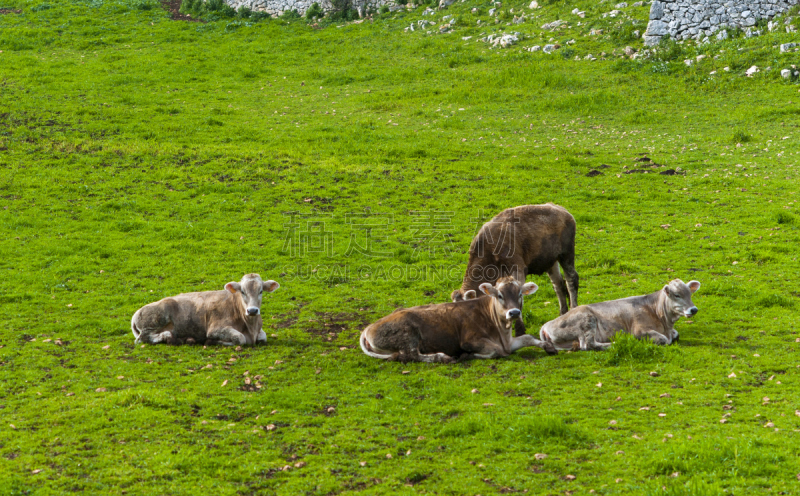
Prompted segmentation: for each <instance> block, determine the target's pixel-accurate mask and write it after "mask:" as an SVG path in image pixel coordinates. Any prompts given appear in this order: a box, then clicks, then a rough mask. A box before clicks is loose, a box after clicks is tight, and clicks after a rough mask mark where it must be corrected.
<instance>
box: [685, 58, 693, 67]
mask: <svg viewBox="0 0 800 496" xmlns="http://www.w3.org/2000/svg"><path fill="white" fill-rule="evenodd" d="M683 63H684V64H686V65H688V66H689V67H691V66H692V64H694V60H692V59H686V60H684V61H683Z"/></svg>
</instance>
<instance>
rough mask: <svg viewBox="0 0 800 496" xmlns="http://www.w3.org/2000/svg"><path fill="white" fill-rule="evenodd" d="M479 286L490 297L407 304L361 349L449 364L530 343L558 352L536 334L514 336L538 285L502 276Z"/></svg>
mask: <svg viewBox="0 0 800 496" xmlns="http://www.w3.org/2000/svg"><path fill="white" fill-rule="evenodd" d="M479 289H480V290H481V291H482V292H484V293H485V294H487V295H488V296H489V297H487V298H473V299H470V300H466V301H460V302H456V303H440V304H436V305H423V306H419V307H413V308H406V309H402V310H397V311H395V312H394V313H392V314H389V315H387V316H386V317H383V318H382V319H380V320H378V321H377V322H375V323H374V324H370V325H369V326H367V328H366V329H364V331H363V332H362V333H361V339H360V343H361V349H362V350H363V351H364V353H366V354H367V355H369V356H371V357H374V358H381V359H384V360H390V361H391V360H397V361H401V362H444V363H451V362H454V361H456V360H459V361H462V360H470V359H474V358H497V357H506V356H508V355H510V354H511V353H513V352H515V351H517V350H518V349H520V348H524V347H526V346H539V347H541V348H543V349H544V350H545V351H547V352H548V353H549V354H555V353H558V352H557V351H556V350H555V348H554V347H553V346H552V345H551V344H550V343H544V342H542V341H539V340H538V339H536V338H535V337H533V336H531V335H530V334H525V335H523V336H519V337H512V336H511V326H512V324H513V322H514V321H516V320H519V318H520V316H521V315H522V312H521V311H520V309H519V308H520V306H522V305H521V303H522V297H523V296H524V295H528V294H533V293H535V292H536V290H537V289H539V288H538V287H537V286H536V284H534V283H532V282H529V283H527V284H524V285H520V284H519V283H518V282H517V281H516V280H515V279H514V278H513V277H502V278H500V279H499V280H498V281H497V283H496V284H495V285H492V284H489V283H483V284H481V285H480V287H479Z"/></svg>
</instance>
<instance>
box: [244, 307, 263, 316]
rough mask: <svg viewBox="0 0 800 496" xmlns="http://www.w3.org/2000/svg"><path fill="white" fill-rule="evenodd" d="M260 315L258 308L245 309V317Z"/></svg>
mask: <svg viewBox="0 0 800 496" xmlns="http://www.w3.org/2000/svg"><path fill="white" fill-rule="evenodd" d="M260 313H261V309H260V308H258V307H249V308H248V309H247V315H249V316H251V317H252V316H254V315H258V314H260Z"/></svg>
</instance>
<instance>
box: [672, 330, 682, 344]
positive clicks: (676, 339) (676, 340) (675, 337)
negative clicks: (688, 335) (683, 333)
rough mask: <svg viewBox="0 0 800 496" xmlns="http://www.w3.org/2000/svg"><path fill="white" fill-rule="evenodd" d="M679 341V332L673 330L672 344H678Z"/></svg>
mask: <svg viewBox="0 0 800 496" xmlns="http://www.w3.org/2000/svg"><path fill="white" fill-rule="evenodd" d="M678 339H680V338H679V337H678V331H676V330H675V329H673V330H672V342H673V343H677V342H678Z"/></svg>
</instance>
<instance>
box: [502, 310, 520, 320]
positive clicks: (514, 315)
mask: <svg viewBox="0 0 800 496" xmlns="http://www.w3.org/2000/svg"><path fill="white" fill-rule="evenodd" d="M520 315H522V312H521V311H520V309H519V308H512V309H511V310H509V311H507V312H506V319H507V320H513V319H518V318H519V316H520Z"/></svg>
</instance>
